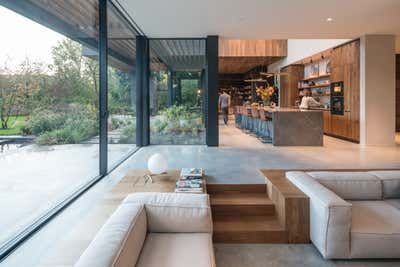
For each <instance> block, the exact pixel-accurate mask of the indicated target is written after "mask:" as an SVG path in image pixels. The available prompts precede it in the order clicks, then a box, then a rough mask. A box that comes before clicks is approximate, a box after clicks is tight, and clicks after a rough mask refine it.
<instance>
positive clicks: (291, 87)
mask: <svg viewBox="0 0 400 267" xmlns="http://www.w3.org/2000/svg"><path fill="white" fill-rule="evenodd" d="M281 72H285V73H288V74H289V75H282V76H281V79H280V88H281V90H280V106H281V107H293V106H294V105H295V102H296V100H297V99H298V98H299V89H298V82H299V81H300V80H301V79H303V78H304V65H289V66H287V67H285V68H282V69H281Z"/></svg>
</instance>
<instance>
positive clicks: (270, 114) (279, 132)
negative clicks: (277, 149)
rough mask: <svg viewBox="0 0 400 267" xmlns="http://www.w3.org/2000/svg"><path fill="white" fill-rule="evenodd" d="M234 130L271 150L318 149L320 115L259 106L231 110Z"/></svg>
mask: <svg viewBox="0 0 400 267" xmlns="http://www.w3.org/2000/svg"><path fill="white" fill-rule="evenodd" d="M234 115H235V126H236V128H238V129H241V130H242V131H243V132H244V133H245V134H249V135H252V136H254V137H256V138H258V139H259V140H260V141H261V142H262V143H270V144H272V145H274V146H322V145H323V113H322V111H320V110H302V109H298V108H281V107H271V106H263V105H259V104H255V103H253V104H251V105H238V106H235V108H234Z"/></svg>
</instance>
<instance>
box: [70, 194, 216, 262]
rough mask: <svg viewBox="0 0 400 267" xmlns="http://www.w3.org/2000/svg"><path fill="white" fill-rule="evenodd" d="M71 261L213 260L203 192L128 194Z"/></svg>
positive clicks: (209, 226)
mask: <svg viewBox="0 0 400 267" xmlns="http://www.w3.org/2000/svg"><path fill="white" fill-rule="evenodd" d="M75 266H77V267H109V266H113V267H114V266H115V267H127V266H137V267H150V266H152V267H155V266H163V267H169V266H171V267H172V266H173V267H180V266H182V267H187V266H191V267H210V266H215V260H214V250H213V244H212V219H211V210H210V205H209V199H208V195H206V194H176V193H135V194H131V195H129V196H128V197H127V198H126V199H125V200H124V201H123V203H122V204H121V205H120V206H119V208H118V209H117V210H116V211H115V212H114V214H113V215H112V216H111V217H110V218H109V219H108V221H107V222H106V224H105V225H104V226H103V227H102V228H101V230H100V231H99V233H98V234H97V235H96V237H95V238H94V240H93V241H92V242H91V243H90V245H89V247H88V248H87V249H86V250H85V252H84V253H83V255H82V256H81V257H80V259H79V261H78V262H77V263H76V265H75Z"/></svg>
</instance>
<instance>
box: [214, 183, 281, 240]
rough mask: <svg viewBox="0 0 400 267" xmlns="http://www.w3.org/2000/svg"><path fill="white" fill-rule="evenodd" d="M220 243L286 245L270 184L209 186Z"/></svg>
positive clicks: (215, 230)
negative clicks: (268, 185) (269, 193)
mask: <svg viewBox="0 0 400 267" xmlns="http://www.w3.org/2000/svg"><path fill="white" fill-rule="evenodd" d="M207 191H208V193H209V194H210V202H211V210H212V215H213V222H214V235H213V239H214V242H216V243H286V240H287V238H286V231H285V228H284V227H283V226H282V225H281V223H280V222H279V219H278V218H277V216H276V213H275V205H274V203H273V202H272V201H271V200H270V199H269V198H268V195H267V191H266V184H257V185H207Z"/></svg>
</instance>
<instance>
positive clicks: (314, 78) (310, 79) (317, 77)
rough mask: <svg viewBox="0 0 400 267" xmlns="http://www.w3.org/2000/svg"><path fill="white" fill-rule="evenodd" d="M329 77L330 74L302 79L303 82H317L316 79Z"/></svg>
mask: <svg viewBox="0 0 400 267" xmlns="http://www.w3.org/2000/svg"><path fill="white" fill-rule="evenodd" d="M330 76H331V75H330V74H324V75H319V76H315V77H308V78H305V79H303V81H312V80H318V79H322V78H329V77H330Z"/></svg>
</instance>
